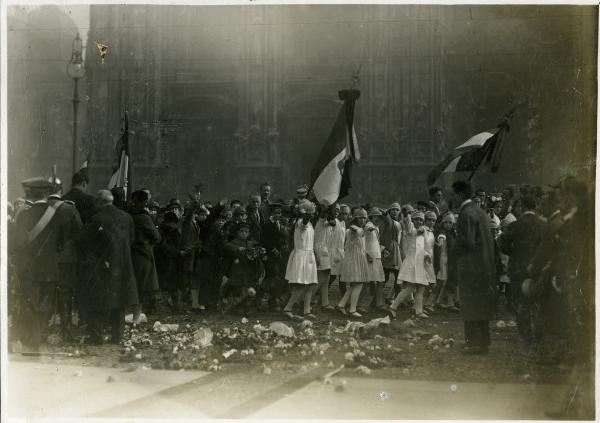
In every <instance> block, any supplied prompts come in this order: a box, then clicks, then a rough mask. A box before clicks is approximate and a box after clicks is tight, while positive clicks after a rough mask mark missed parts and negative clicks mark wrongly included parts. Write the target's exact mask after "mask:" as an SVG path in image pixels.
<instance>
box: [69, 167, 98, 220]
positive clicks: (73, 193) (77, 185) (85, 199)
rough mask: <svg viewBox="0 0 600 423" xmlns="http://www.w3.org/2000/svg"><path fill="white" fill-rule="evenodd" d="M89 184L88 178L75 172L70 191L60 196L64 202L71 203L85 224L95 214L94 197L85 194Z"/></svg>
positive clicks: (83, 173) (84, 174)
mask: <svg viewBox="0 0 600 423" xmlns="http://www.w3.org/2000/svg"><path fill="white" fill-rule="evenodd" d="M88 184H89V179H88V176H87V174H86V173H85V172H77V173H75V174H74V175H73V177H72V178H71V190H70V191H69V192H67V193H66V194H65V195H63V196H62V199H63V200H64V201H67V200H68V201H72V202H73V203H75V207H77V211H78V212H79V216H81V221H82V223H83V224H84V225H85V224H87V223H88V222H89V221H90V219H91V218H92V216H93V215H94V213H95V210H94V204H95V203H94V197H92V196H91V195H88V194H86V192H85V191H86V190H87V187H88Z"/></svg>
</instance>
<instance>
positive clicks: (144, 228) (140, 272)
mask: <svg viewBox="0 0 600 423" xmlns="http://www.w3.org/2000/svg"><path fill="white" fill-rule="evenodd" d="M129 213H130V214H131V216H132V217H133V223H134V225H135V241H134V242H133V245H132V246H131V257H132V259H133V269H134V271H135V278H136V280H137V285H138V293H139V294H140V295H142V294H146V293H152V292H156V291H158V289H159V287H158V274H157V273H156V264H155V263H154V245H156V244H158V243H159V242H160V233H159V232H158V229H157V228H156V226H155V224H154V221H153V220H152V217H150V214H149V213H148V211H147V210H146V209H145V208H142V207H132V208H131V209H130V211H129Z"/></svg>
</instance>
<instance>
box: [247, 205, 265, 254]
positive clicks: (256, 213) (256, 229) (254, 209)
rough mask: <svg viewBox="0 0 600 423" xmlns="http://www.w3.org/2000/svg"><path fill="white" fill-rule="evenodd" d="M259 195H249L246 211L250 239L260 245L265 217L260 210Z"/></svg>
mask: <svg viewBox="0 0 600 423" xmlns="http://www.w3.org/2000/svg"><path fill="white" fill-rule="evenodd" d="M261 201H262V200H261V196H260V195H256V194H254V195H250V197H249V198H248V206H247V207H246V211H247V213H248V221H247V222H248V225H249V227H250V238H251V239H252V240H253V241H254V242H256V243H257V244H259V245H260V244H261V238H262V226H263V224H264V223H265V220H266V219H265V216H264V215H263V213H262V211H261V210H260V205H261Z"/></svg>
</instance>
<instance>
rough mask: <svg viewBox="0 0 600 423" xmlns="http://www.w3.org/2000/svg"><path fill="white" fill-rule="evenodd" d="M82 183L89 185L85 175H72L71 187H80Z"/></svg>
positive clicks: (79, 173) (88, 179)
mask: <svg viewBox="0 0 600 423" xmlns="http://www.w3.org/2000/svg"><path fill="white" fill-rule="evenodd" d="M84 182H85V183H86V184H89V183H90V178H88V176H87V175H85V174H84V173H81V172H76V173H74V174H73V177H72V178H71V185H81V184H82V183H84Z"/></svg>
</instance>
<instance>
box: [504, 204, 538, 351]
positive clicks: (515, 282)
mask: <svg viewBox="0 0 600 423" xmlns="http://www.w3.org/2000/svg"><path fill="white" fill-rule="evenodd" d="M521 204H522V206H523V210H524V212H523V216H522V217H521V218H520V219H519V220H517V221H516V222H513V223H511V224H510V225H508V226H507V228H506V230H505V231H504V232H503V233H502V235H501V236H500V238H499V239H498V246H499V247H500V251H501V252H502V253H504V254H506V255H507V256H508V257H509V259H508V276H509V278H510V283H511V294H512V297H513V298H512V302H513V304H514V305H515V307H516V315H517V316H516V317H517V324H518V328H519V334H520V335H521V339H522V340H523V342H525V344H526V346H527V347H531V346H533V342H534V340H535V339H534V330H533V327H532V325H533V323H534V319H532V312H533V310H532V304H531V301H530V300H528V299H526V298H524V297H523V291H522V289H521V284H522V283H523V281H524V280H525V279H527V276H528V274H527V266H528V264H529V262H530V261H531V259H532V257H533V254H534V253H535V250H536V248H537V247H538V245H539V243H540V241H541V239H542V232H543V229H544V221H543V220H542V219H541V218H540V217H539V216H537V215H536V214H535V209H536V201H535V198H534V197H533V196H531V195H527V196H525V197H523V198H522V199H521Z"/></svg>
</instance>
